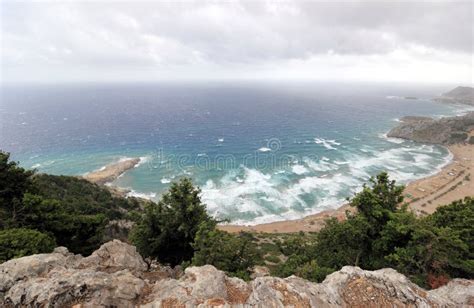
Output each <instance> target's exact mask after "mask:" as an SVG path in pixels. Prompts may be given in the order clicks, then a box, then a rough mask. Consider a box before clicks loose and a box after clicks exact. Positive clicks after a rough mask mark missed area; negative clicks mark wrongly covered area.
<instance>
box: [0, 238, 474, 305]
mask: <svg viewBox="0 0 474 308" xmlns="http://www.w3.org/2000/svg"><path fill="white" fill-rule="evenodd" d="M177 272H179V270H173V269H171V268H167V267H163V266H160V265H158V264H156V263H152V264H151V266H149V267H148V266H147V265H146V263H145V262H144V261H143V259H142V257H141V256H140V255H139V254H138V253H137V252H136V249H135V247H133V246H131V245H128V244H126V243H122V242H120V241H117V240H114V241H112V242H108V243H106V244H104V245H102V246H101V247H100V248H99V249H98V250H97V251H95V252H94V253H93V254H92V255H91V256H89V257H86V258H83V257H82V256H79V255H73V254H71V253H69V252H68V251H67V249H65V248H58V249H56V250H55V251H54V252H53V253H51V254H39V255H33V256H29V257H23V258H19V259H15V260H10V261H8V262H5V263H3V264H0V288H1V289H0V307H75V308H82V307H111V306H113V307H149V308H155V307H352V306H357V307H433V306H437V307H468V306H472V305H474V281H472V280H465V279H454V280H452V281H451V282H449V284H448V285H446V286H444V287H441V288H439V289H436V290H431V291H426V290H423V289H422V288H420V287H418V286H417V285H415V284H413V283H412V282H410V281H409V280H408V278H407V277H405V276H404V275H402V274H400V273H398V272H396V271H395V270H393V269H381V270H377V271H365V270H362V269H360V268H358V267H353V266H346V267H343V268H342V269H341V270H339V271H337V272H335V273H333V274H331V275H329V276H328V277H326V279H325V280H324V281H323V282H322V283H313V282H310V281H307V280H304V279H302V278H299V277H295V276H291V277H288V278H284V279H283V278H277V277H270V276H265V277H257V278H255V279H254V280H252V281H250V282H245V281H243V280H241V279H238V278H232V277H228V276H227V275H226V274H225V273H224V272H222V271H220V270H217V269H216V268H215V267H213V266H211V265H206V266H201V267H189V268H187V269H186V270H185V272H184V275H176V273H177Z"/></svg>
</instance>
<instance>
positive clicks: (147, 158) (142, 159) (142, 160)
mask: <svg viewBox="0 0 474 308" xmlns="http://www.w3.org/2000/svg"><path fill="white" fill-rule="evenodd" d="M150 161H151V156H141V157H140V161H139V162H138V164H136V165H135V168H138V167H140V166H141V165H143V164H145V163H148V162H150Z"/></svg>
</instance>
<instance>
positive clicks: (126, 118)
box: [0, 82, 466, 223]
mask: <svg viewBox="0 0 474 308" xmlns="http://www.w3.org/2000/svg"><path fill="white" fill-rule="evenodd" d="M452 87H453V86H452V85H436V86H432V85H430V86H427V85H399V84H395V85H388V84H375V85H374V84H329V83H310V82H300V83H297V82H293V83H284V82H273V83H264V82H252V83H251V82H234V83H231V82H223V83H218V82H209V83H205V82H200V83H156V84H155V83H153V84H152V83H148V84H143V83H141V84H70V85H61V84H59V85H9V86H5V85H4V86H2V88H1V102H0V121H1V126H0V148H1V149H2V150H4V151H8V152H11V155H12V157H13V159H15V160H18V161H20V163H21V165H23V166H24V167H28V168H36V169H37V170H38V171H39V172H47V173H53V174H67V175H81V174H84V173H87V172H90V171H93V170H97V169H100V168H101V167H103V166H104V165H106V164H109V163H112V162H116V161H118V160H120V159H124V158H127V157H141V158H142V160H141V163H140V164H139V166H137V167H136V168H134V169H132V170H129V171H128V172H126V173H125V174H123V175H122V176H121V177H120V178H118V179H117V180H116V181H115V182H114V183H113V185H117V186H120V187H124V188H128V189H130V190H131V193H130V194H131V195H137V196H143V197H149V198H152V199H156V198H159V196H160V194H161V193H162V192H163V191H164V190H166V188H167V187H169V185H170V182H171V181H173V180H176V179H178V178H180V177H183V176H188V177H191V178H192V179H193V180H194V182H195V183H196V184H198V185H199V186H200V187H201V189H202V198H203V200H204V201H205V203H206V204H207V207H208V210H209V211H210V212H211V213H212V214H214V215H216V216H217V217H220V218H229V219H231V220H232V221H233V222H235V223H261V222H269V221H275V220H282V219H288V218H297V217H301V216H303V215H307V214H311V213H316V212H319V211H322V210H324V209H327V208H331V207H336V206H338V205H339V204H341V203H342V202H344V200H345V198H346V197H349V196H351V195H353V194H354V193H355V192H356V191H358V190H359V189H360V188H361V185H362V183H364V182H366V181H367V180H368V178H369V177H370V176H372V175H375V174H377V173H378V172H380V171H382V170H386V171H388V172H389V173H390V175H391V176H392V177H393V178H394V179H396V180H399V181H401V182H403V183H406V182H408V181H411V180H414V179H417V178H420V177H423V176H426V175H428V174H431V173H434V172H436V171H437V170H439V168H441V167H442V166H443V165H444V164H446V163H447V162H448V161H449V160H450V153H449V152H448V151H447V150H446V149H445V148H443V147H440V146H433V145H425V144H417V143H413V142H410V141H403V140H397V139H389V138H386V136H385V133H386V132H387V131H388V130H390V128H391V127H393V126H395V125H396V124H397V120H398V119H399V118H400V117H402V116H404V115H425V116H435V117H439V116H443V115H455V114H460V113H463V112H465V111H466V109H465V107H462V106H454V105H444V104H440V103H436V102H433V101H432V100H430V98H432V97H433V96H436V95H438V94H440V93H442V92H446V91H448V90H450V89H451V88H452ZM406 96H413V97H417V98H418V99H416V100H414V99H405V98H404V97H406Z"/></svg>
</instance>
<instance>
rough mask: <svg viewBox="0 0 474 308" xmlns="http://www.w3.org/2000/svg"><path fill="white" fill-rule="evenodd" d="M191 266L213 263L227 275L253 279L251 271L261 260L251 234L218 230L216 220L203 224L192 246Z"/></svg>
mask: <svg viewBox="0 0 474 308" xmlns="http://www.w3.org/2000/svg"><path fill="white" fill-rule="evenodd" d="M192 246H193V248H194V249H195V252H194V256H193V259H192V264H193V265H196V266H200V265H205V264H211V265H214V266H215V267H217V268H219V269H221V270H223V271H226V272H227V273H229V274H231V275H233V276H237V277H240V278H243V279H246V280H248V279H250V273H251V269H252V268H253V267H254V265H256V264H257V261H259V260H262V256H261V253H260V251H259V250H258V249H257V245H256V244H255V243H254V238H253V236H252V234H250V233H244V232H242V233H240V234H238V235H233V234H230V233H227V232H224V231H220V230H218V229H216V224H215V222H214V221H211V222H204V223H202V224H201V225H200V227H199V231H198V232H197V234H196V238H195V240H194V243H193V245H192Z"/></svg>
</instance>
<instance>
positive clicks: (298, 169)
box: [291, 165, 309, 175]
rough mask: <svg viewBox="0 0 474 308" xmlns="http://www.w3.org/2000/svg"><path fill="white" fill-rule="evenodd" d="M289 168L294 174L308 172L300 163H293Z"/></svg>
mask: <svg viewBox="0 0 474 308" xmlns="http://www.w3.org/2000/svg"><path fill="white" fill-rule="evenodd" d="M291 170H292V171H293V173H294V174H297V175H302V174H305V173H308V172H309V170H308V169H306V168H305V166H302V165H294V166H293V167H292V168H291Z"/></svg>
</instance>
